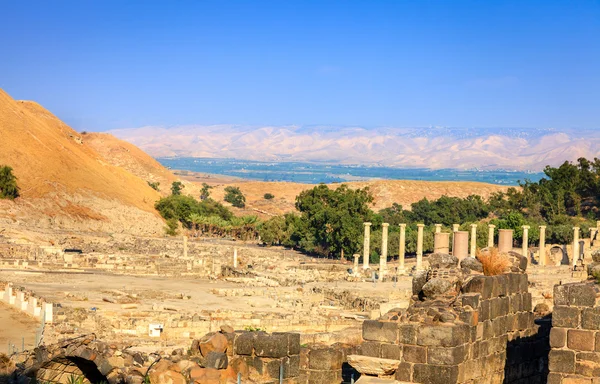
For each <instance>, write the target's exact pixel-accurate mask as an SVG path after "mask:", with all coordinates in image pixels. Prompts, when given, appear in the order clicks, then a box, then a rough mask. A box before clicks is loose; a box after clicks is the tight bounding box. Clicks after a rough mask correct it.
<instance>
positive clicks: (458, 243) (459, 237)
mask: <svg viewBox="0 0 600 384" xmlns="http://www.w3.org/2000/svg"><path fill="white" fill-rule="evenodd" d="M453 242H454V244H452V255H454V256H455V257H456V258H457V259H458V260H462V259H464V258H465V257H468V256H469V232H467V231H456V232H454V238H453Z"/></svg>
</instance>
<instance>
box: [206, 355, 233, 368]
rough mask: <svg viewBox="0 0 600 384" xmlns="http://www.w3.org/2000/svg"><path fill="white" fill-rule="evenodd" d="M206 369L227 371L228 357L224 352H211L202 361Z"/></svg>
mask: <svg viewBox="0 0 600 384" xmlns="http://www.w3.org/2000/svg"><path fill="white" fill-rule="evenodd" d="M202 365H203V366H204V368H214V369H225V368H227V355H226V354H225V353H223V352H214V351H212V352H209V353H208V354H207V355H206V356H204V359H203V360H202Z"/></svg>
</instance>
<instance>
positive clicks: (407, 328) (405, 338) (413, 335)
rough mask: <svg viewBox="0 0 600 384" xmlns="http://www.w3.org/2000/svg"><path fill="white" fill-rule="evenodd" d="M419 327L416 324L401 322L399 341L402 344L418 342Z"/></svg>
mask: <svg viewBox="0 0 600 384" xmlns="http://www.w3.org/2000/svg"><path fill="white" fill-rule="evenodd" d="M417 327H418V326H417V325H415V324H400V325H399V326H398V342H399V343H400V344H416V343H417Z"/></svg>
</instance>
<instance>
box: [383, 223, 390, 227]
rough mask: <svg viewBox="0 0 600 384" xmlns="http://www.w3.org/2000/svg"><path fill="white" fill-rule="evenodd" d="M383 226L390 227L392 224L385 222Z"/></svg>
mask: <svg viewBox="0 0 600 384" xmlns="http://www.w3.org/2000/svg"><path fill="white" fill-rule="evenodd" d="M381 226H382V227H389V226H390V224H389V223H383V224H381Z"/></svg>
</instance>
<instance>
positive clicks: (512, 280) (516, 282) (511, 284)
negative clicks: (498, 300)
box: [506, 273, 521, 295]
mask: <svg viewBox="0 0 600 384" xmlns="http://www.w3.org/2000/svg"><path fill="white" fill-rule="evenodd" d="M520 276H521V274H519V273H507V274H506V278H507V285H508V294H509V295H514V294H515V293H518V292H519V287H520V284H521V283H520V281H521V277H520Z"/></svg>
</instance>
